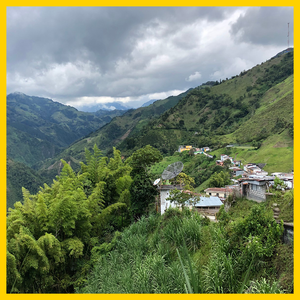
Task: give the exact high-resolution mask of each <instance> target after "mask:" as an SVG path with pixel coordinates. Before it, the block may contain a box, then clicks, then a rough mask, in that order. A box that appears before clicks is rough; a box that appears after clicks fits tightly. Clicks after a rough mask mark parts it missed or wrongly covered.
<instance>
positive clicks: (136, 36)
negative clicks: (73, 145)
mask: <svg viewBox="0 0 300 300" xmlns="http://www.w3.org/2000/svg"><path fill="white" fill-rule="evenodd" d="M292 12H293V8H287V7H273V8H271V7H264V8H260V7H253V8H251V7H250V8H249V7H95V8H90V7H23V8H21V7H8V8H7V92H8V93H10V92H14V91H20V92H23V93H26V94H28V95H36V96H42V97H49V98H53V99H56V100H57V101H60V102H62V103H68V104H69V103H72V105H74V106H76V105H77V106H80V105H83V104H82V103H83V102H84V101H87V102H91V103H97V101H101V103H104V102H103V101H108V102H112V101H115V100H116V99H119V100H118V101H122V102H124V103H125V102H126V101H127V102H128V103H140V102H142V101H144V100H145V101H144V102H146V101H148V100H150V99H156V98H158V99H162V98H165V97H168V96H169V95H170V91H175V90H178V91H185V90H187V89H188V88H190V87H192V86H191V85H194V86H195V85H198V84H199V85H200V84H201V83H203V82H206V81H208V80H212V79H214V80H219V79H225V78H226V77H231V76H233V75H237V74H239V73H240V72H241V71H243V70H244V69H249V68H251V67H253V66H255V65H256V64H258V63H261V62H263V61H265V60H266V59H269V58H271V57H272V56H274V55H276V54H277V53H278V52H279V51H281V50H283V49H284V48H286V47H287V46H286V39H287V38H286V28H285V26H286V24H287V22H290V24H291V32H290V35H291V38H290V40H291V43H292V40H293V39H292V34H293V31H292V23H293V20H290V18H292V17H291V16H292V14H291V13H292ZM46 19H47V20H48V21H47V22H45V20H46ZM282 24H284V26H282ZM279 27H280V28H281V27H283V28H284V29H283V30H282V31H280V32H284V34H283V37H281V34H278V32H279V31H278V28H279ZM259 28H263V29H264V30H262V31H261V32H258V30H259ZM163 95H167V96H163ZM151 97H153V98H151ZM134 101H135V102H134Z"/></svg>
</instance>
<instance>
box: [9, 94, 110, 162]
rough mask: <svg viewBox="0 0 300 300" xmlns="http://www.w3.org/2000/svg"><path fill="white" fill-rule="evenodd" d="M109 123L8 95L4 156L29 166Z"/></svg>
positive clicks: (37, 100) (45, 102)
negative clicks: (5, 151) (5, 150)
mask: <svg viewBox="0 0 300 300" xmlns="http://www.w3.org/2000/svg"><path fill="white" fill-rule="evenodd" d="M110 120H111V117H110V116H105V115H102V116H101V117H98V116H95V115H94V114H92V113H85V112H80V111H78V110H77V109H75V108H73V107H70V106H67V105H63V104H60V103H58V102H54V101H52V100H50V99H46V98H40V97H30V96H27V95H25V94H22V93H13V94H9V95H8V96H7V154H8V156H10V157H11V158H13V159H15V160H17V161H20V162H23V163H25V164H27V165H29V166H32V165H34V164H35V163H37V162H38V161H41V160H44V159H46V158H49V157H53V156H54V155H55V154H57V153H59V152H60V151H61V150H62V149H63V148H65V147H67V146H69V145H70V144H71V143H73V142H74V141H76V140H78V139H80V138H82V137H83V136H86V135H87V134H89V133H90V132H92V131H95V130H96V129H98V128H100V127H101V126H103V125H105V124H106V123H107V122H109V121H110Z"/></svg>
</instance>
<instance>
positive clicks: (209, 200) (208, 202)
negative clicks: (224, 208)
mask: <svg viewBox="0 0 300 300" xmlns="http://www.w3.org/2000/svg"><path fill="white" fill-rule="evenodd" d="M222 204H223V203H222V201H221V200H220V198H219V197H216V196H210V197H204V196H201V197H200V201H198V202H197V203H196V204H195V206H196V207H203V206H221V205H222Z"/></svg>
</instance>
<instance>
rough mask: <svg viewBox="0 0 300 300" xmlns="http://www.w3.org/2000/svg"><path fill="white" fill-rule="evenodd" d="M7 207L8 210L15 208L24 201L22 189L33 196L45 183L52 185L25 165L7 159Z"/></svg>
mask: <svg viewBox="0 0 300 300" xmlns="http://www.w3.org/2000/svg"><path fill="white" fill-rule="evenodd" d="M6 180H7V182H6V183H7V185H6V205H7V209H8V208H9V207H13V204H14V203H15V202H17V201H23V196H22V187H24V188H26V189H27V190H28V191H29V192H30V193H31V194H36V193H37V192H38V190H39V187H40V186H43V185H44V183H51V181H50V182H49V181H47V179H46V178H44V177H42V176H41V175H40V174H38V173H37V172H36V171H35V170H33V169H31V168H30V167H28V166H26V165H25V164H22V163H19V162H16V161H14V160H12V159H10V158H7V159H6Z"/></svg>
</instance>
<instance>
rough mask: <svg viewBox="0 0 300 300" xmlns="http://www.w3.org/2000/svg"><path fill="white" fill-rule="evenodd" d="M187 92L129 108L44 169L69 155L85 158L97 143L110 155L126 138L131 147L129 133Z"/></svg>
mask: <svg viewBox="0 0 300 300" xmlns="http://www.w3.org/2000/svg"><path fill="white" fill-rule="evenodd" d="M187 93H188V91H186V92H184V93H182V94H180V95H178V96H170V97H168V98H166V99H164V100H158V101H156V102H154V103H153V104H151V105H149V106H147V107H140V108H137V109H131V110H128V111H127V112H126V113H124V114H123V115H122V116H117V117H115V118H113V119H112V120H111V122H110V123H108V124H106V125H105V126H103V127H102V128H100V129H99V130H96V131H95V132H93V133H91V134H89V135H87V136H86V137H84V138H82V139H80V140H78V141H76V142H75V143H73V144H72V145H71V146H70V147H68V148H66V149H65V150H64V151H63V152H61V153H60V154H59V155H57V156H56V157H55V158H54V159H48V160H47V161H46V162H45V163H44V164H43V166H42V169H47V168H49V166H51V165H53V164H55V163H56V162H57V161H59V160H60V159H61V158H64V159H65V158H66V157H67V158H73V159H75V160H83V159H84V149H85V148H87V149H88V150H92V149H93V147H94V145H95V144H97V145H98V147H99V148H100V149H101V150H102V152H103V153H104V154H106V155H110V154H111V153H112V147H113V146H116V145H118V144H120V143H121V142H122V141H123V140H125V139H126V143H127V145H128V146H129V147H131V145H132V144H134V140H130V139H128V138H127V137H128V136H129V135H131V134H139V132H140V131H141V130H142V129H143V128H144V127H145V126H146V125H147V124H148V123H149V122H151V120H155V119H156V118H157V117H159V116H160V115H161V114H162V113H164V112H165V111H167V110H168V109H170V108H171V107H173V106H174V105H176V104H177V103H178V101H179V100H180V99H181V98H183V97H184V96H185V95H187ZM74 167H75V166H74ZM75 169H76V167H75Z"/></svg>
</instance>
